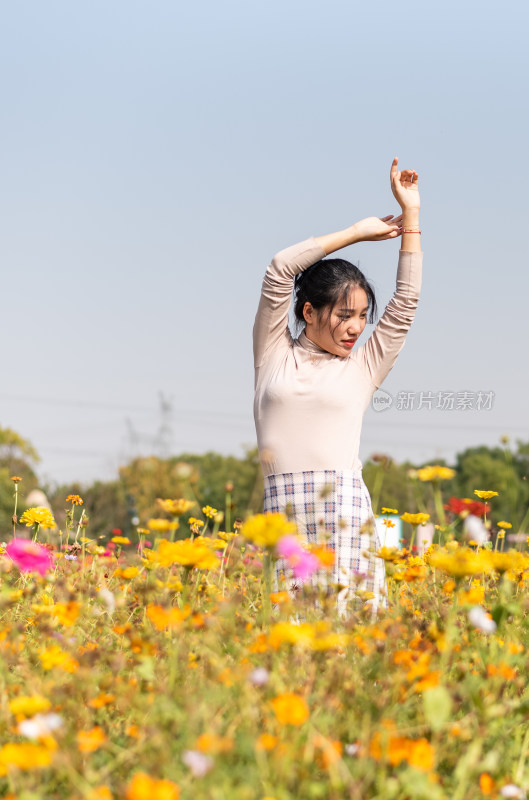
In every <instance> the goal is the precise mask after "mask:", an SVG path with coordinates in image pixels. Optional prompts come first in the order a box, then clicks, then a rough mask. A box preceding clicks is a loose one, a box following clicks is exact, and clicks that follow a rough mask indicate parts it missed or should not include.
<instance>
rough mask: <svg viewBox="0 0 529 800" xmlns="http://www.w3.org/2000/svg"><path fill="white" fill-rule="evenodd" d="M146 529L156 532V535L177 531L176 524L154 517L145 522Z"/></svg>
mask: <svg viewBox="0 0 529 800" xmlns="http://www.w3.org/2000/svg"><path fill="white" fill-rule="evenodd" d="M147 527H148V528H149V530H151V531H156V532H157V533H165V532H166V531H175V530H177V528H178V523H177V522H174V521H171V520H169V519H161V518H159V517H154V518H152V519H150V520H149V521H148V522H147Z"/></svg>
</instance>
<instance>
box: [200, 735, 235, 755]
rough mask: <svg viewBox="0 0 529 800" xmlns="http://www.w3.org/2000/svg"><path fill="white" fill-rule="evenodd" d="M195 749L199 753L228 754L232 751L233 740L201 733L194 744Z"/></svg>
mask: <svg viewBox="0 0 529 800" xmlns="http://www.w3.org/2000/svg"><path fill="white" fill-rule="evenodd" d="M195 749H196V750H200V752H201V753H212V754H213V755H217V754H218V753H229V751H230V750H233V739H230V738H229V737H227V736H217V734H216V733H203V734H201V736H199V737H198V739H197V740H196V742H195Z"/></svg>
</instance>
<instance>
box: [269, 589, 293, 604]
mask: <svg viewBox="0 0 529 800" xmlns="http://www.w3.org/2000/svg"><path fill="white" fill-rule="evenodd" d="M290 600H291V597H290V595H289V593H288V592H272V593H271V594H270V601H271V602H272V603H277V604H278V605H284V604H285V603H290Z"/></svg>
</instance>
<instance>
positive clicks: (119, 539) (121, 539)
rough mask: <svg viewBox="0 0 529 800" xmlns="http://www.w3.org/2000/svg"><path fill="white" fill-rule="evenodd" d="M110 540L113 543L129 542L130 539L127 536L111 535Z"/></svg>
mask: <svg viewBox="0 0 529 800" xmlns="http://www.w3.org/2000/svg"><path fill="white" fill-rule="evenodd" d="M111 541H112V542H114V544H130V539H129V538H128V537H127V536H113V537H112V539H111Z"/></svg>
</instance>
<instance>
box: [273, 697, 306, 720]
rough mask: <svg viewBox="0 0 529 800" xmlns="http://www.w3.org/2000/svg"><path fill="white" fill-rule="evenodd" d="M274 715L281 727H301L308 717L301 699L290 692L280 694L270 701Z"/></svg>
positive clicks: (304, 702)
mask: <svg viewBox="0 0 529 800" xmlns="http://www.w3.org/2000/svg"><path fill="white" fill-rule="evenodd" d="M271 703H272V708H273V710H274V714H275V715H276V719H277V721H278V722H279V723H280V724H281V725H295V726H300V725H303V724H304V723H305V722H306V721H307V720H308V718H309V716H310V711H309V707H308V705H307V703H306V701H305V700H304V699H303V697H300V696H299V695H297V694H294V693H292V692H287V693H286V694H280V695H278V696H277V697H274V699H273V700H272V701H271Z"/></svg>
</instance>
